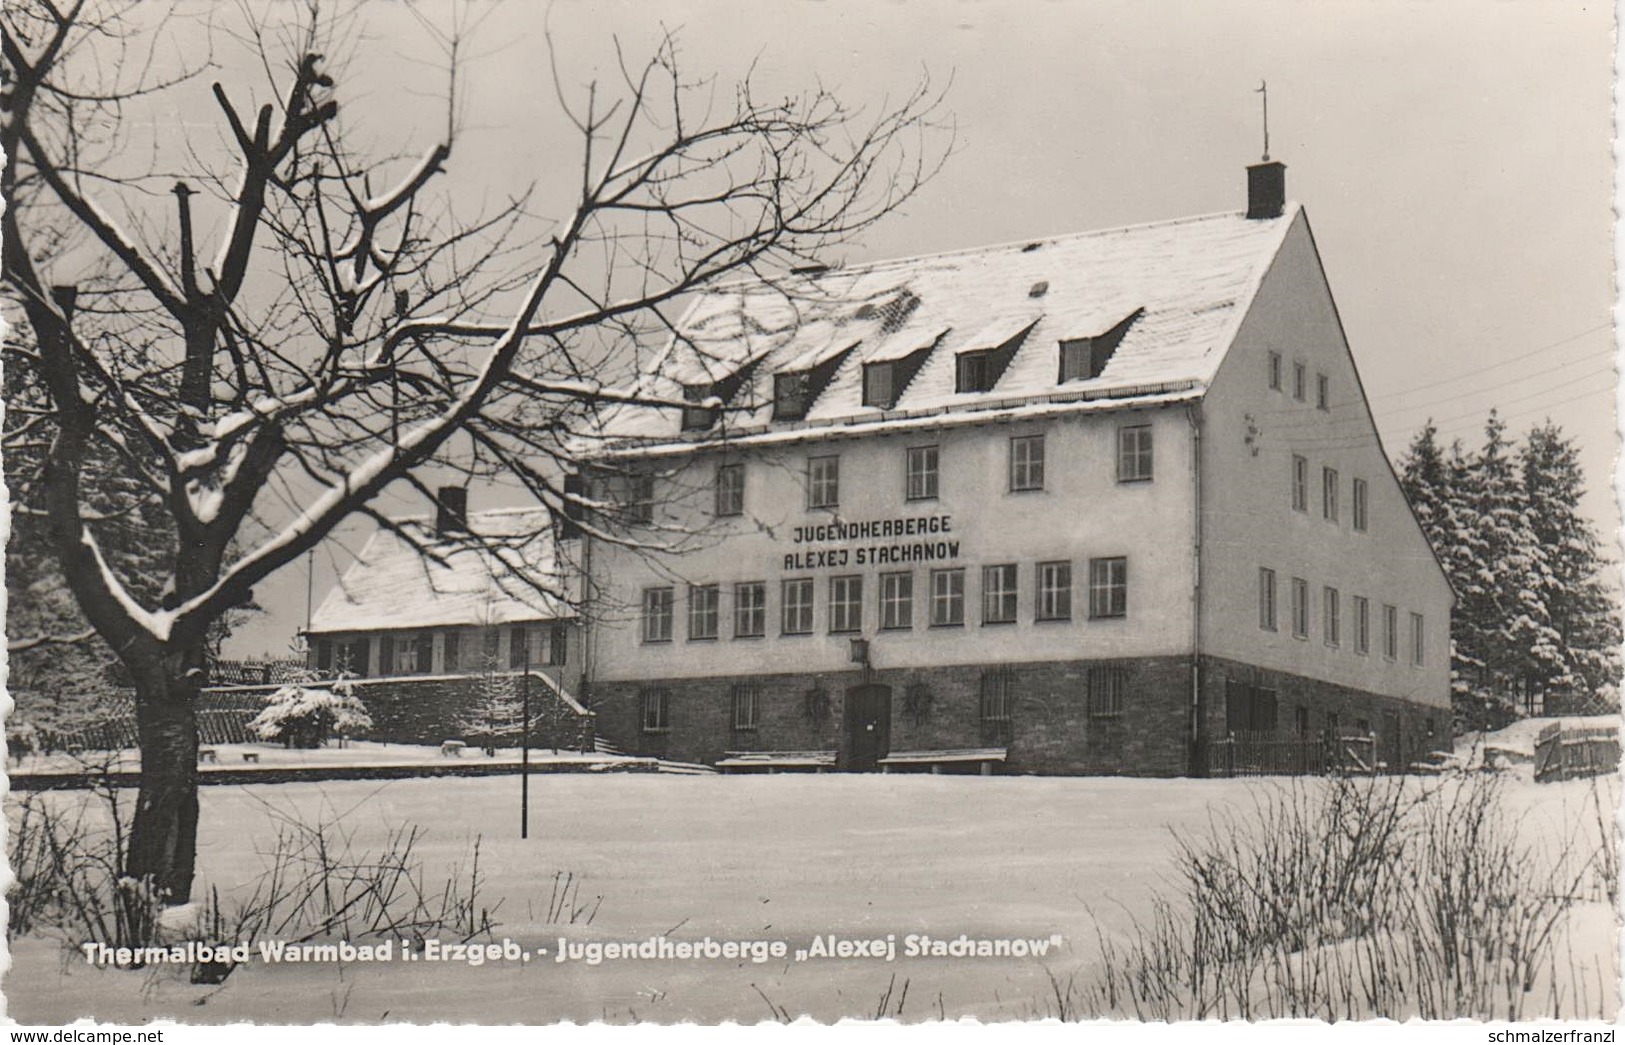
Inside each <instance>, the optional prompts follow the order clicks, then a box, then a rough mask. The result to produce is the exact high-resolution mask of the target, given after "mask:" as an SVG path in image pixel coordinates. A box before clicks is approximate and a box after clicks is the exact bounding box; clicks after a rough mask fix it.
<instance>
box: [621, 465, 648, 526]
mask: <svg viewBox="0 0 1625 1045" xmlns="http://www.w3.org/2000/svg"><path fill="white" fill-rule="evenodd" d="M626 518H627V519H628V521H630V522H634V523H651V522H654V518H655V480H654V476H652V475H634V476H632V477H631V479H630V480H628V492H627V502H626Z"/></svg>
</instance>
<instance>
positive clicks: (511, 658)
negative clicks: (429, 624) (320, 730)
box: [316, 624, 569, 677]
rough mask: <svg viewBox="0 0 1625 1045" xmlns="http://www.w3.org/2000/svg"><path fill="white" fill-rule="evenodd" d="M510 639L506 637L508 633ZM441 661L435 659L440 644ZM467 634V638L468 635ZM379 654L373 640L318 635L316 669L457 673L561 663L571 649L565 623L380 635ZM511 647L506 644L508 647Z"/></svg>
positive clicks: (380, 673)
mask: <svg viewBox="0 0 1625 1045" xmlns="http://www.w3.org/2000/svg"><path fill="white" fill-rule="evenodd" d="M504 634H506V635H507V642H506V643H504V642H503V635H504ZM437 639H438V644H439V646H440V663H439V666H438V667H436V665H435V645H436V641H437ZM465 640H466V641H465ZM377 644H378V659H377V661H376V662H375V661H374V660H373V659H372V651H373V640H372V638H371V637H368V636H362V637H360V638H354V639H343V640H334V639H317V640H316V670H317V671H323V672H334V673H338V674H344V675H354V676H360V677H377V676H384V675H428V674H432V673H436V672H438V673H442V674H447V675H450V674H456V673H459V672H470V671H491V670H496V671H501V670H504V669H506V670H510V671H519V670H523V669H524V668H525V667H526V666H527V665H528V666H530V667H538V666H541V665H548V666H553V667H557V666H559V665H562V664H564V663H565V660H566V657H567V656H568V651H569V640H568V626H567V625H565V624H551V625H545V626H541V625H524V624H516V625H512V626H509V627H501V628H496V627H493V628H483V629H472V628H462V629H455V630H444V631H438V632H436V631H420V632H407V633H397V634H387V635H380V636H378V639H377ZM504 647H505V648H504Z"/></svg>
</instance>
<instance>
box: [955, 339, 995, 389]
mask: <svg viewBox="0 0 1625 1045" xmlns="http://www.w3.org/2000/svg"><path fill="white" fill-rule="evenodd" d="M954 362H955V365H956V370H955V374H954V391H955V392H989V391H992V389H993V351H992V350H991V349H989V350H986V351H982V352H961V353H959V355H957V356H955V357H954Z"/></svg>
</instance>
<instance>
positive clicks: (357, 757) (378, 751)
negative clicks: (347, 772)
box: [7, 740, 647, 773]
mask: <svg viewBox="0 0 1625 1045" xmlns="http://www.w3.org/2000/svg"><path fill="white" fill-rule="evenodd" d="M203 747H204V749H205V750H209V751H213V752H214V758H213V760H205V761H203V762H201V763H200V764H199V766H198V768H199V770H200V771H201V772H203V773H209V772H211V771H213V770H216V769H237V770H246V769H262V770H267V771H269V770H278V769H289V768H310V769H316V768H322V769H330V768H336V767H341V766H357V767H384V766H391V767H396V766H432V767H435V768H441V767H444V766H446V765H447V764H448V763H453V762H466V763H473V762H511V763H515V764H517V763H518V762H519V760H520V751H519V749H518V748H517V747H511V748H509V747H502V748H497V750H496V755H495V756H494V757H492V756H488V755H486V753H485V752H484V751H483V750H481V749H480V748H477V747H468V748H465V749H464V750H463V751H462V752H461V754H460V755H456V756H450V755H446V754H443V753H442V752H441V750H440V748H438V747H428V746H424V745H416V744H381V743H375V742H373V741H367V740H352V741H350V742H348V743H347V744H345V746H344V747H342V748H341V747H336V746H329V747H321V748H314V749H301V748H285V747H283V746H282V745H281V744H205V745H203ZM245 756H252V757H251V758H250V757H245ZM530 761H531V763H532V764H533V765H540V764H543V763H550V762H569V763H588V764H597V763H605V764H612V763H629V764H635V763H638V762H640V761H647V760H646V759H644V760H640V759H635V758H630V757H629V756H626V755H614V754H604V753H601V752H591V753H588V754H582V753H581V752H579V751H569V750H561V751H554V750H552V749H549V748H531V751H530ZM7 768H8V771H9V772H12V773H82V772H84V771H85V770H86V769H87V768H94V769H96V770H101V769H103V768H105V769H107V770H110V771H116V772H118V771H121V772H134V771H135V770H138V769H140V768H141V756H140V754H139V753H138V752H136V751H134V750H129V751H119V752H95V751H91V752H85V753H84V754H82V755H77V756H76V755H68V754H63V753H61V752H57V753H55V754H51V755H37V754H34V755H25V756H24V757H23V758H22V759H20V760H18V761H15V762H13V763H11V764H10V766H8V767H7Z"/></svg>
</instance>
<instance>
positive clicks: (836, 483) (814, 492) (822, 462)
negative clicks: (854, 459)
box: [807, 457, 841, 508]
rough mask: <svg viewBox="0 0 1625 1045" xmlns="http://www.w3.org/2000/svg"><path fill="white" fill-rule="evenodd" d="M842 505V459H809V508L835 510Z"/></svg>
mask: <svg viewBox="0 0 1625 1045" xmlns="http://www.w3.org/2000/svg"><path fill="white" fill-rule="evenodd" d="M840 503H841V459H840V458H839V457H809V458H807V507H808V508H834V507H835V506H836V505H838V504H840Z"/></svg>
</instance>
